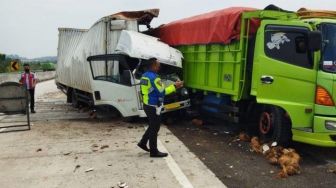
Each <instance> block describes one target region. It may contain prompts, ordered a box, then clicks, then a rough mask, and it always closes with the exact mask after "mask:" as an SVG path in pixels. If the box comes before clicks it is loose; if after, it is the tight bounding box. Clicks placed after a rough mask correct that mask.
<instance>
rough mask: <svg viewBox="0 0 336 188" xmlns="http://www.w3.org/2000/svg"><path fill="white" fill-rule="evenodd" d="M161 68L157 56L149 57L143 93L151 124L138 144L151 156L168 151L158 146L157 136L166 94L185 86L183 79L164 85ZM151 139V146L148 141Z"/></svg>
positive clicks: (142, 88) (142, 79)
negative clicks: (162, 150) (159, 148)
mask: <svg viewBox="0 0 336 188" xmlns="http://www.w3.org/2000/svg"><path fill="white" fill-rule="evenodd" d="M159 70H160V63H159V61H158V60H157V59H156V58H150V59H149V70H148V71H147V72H145V73H144V74H143V75H142V78H141V92H142V95H143V103H144V106H143V108H144V110H145V113H146V115H147V117H148V121H149V123H148V124H149V126H148V129H147V130H146V132H145V134H144V135H143V136H142V139H141V141H140V142H139V143H138V146H139V147H140V148H141V149H143V150H145V151H149V152H150V157H166V156H168V154H167V153H162V152H160V151H159V150H158V148H157V136H158V132H159V130H160V124H161V115H160V114H161V108H162V106H163V99H164V96H165V95H169V94H170V93H173V92H175V91H176V89H178V88H181V87H183V82H182V81H176V82H175V84H174V85H170V86H168V87H166V88H165V87H164V85H163V83H162V82H161V79H160V78H159V77H158V75H157V73H158V72H159ZM148 141H149V148H150V149H148V147H147V142H148Z"/></svg>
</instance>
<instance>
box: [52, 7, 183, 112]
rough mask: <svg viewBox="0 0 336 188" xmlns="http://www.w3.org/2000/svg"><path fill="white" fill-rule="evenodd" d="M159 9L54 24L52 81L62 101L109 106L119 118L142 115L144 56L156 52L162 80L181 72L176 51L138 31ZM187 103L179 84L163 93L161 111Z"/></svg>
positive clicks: (167, 110) (171, 80) (150, 55)
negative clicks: (87, 24) (78, 25)
mask: <svg viewBox="0 0 336 188" xmlns="http://www.w3.org/2000/svg"><path fill="white" fill-rule="evenodd" d="M158 14H159V10H158V9H150V10H144V11H133V12H120V13H116V14H112V15H109V16H106V17H103V18H101V19H100V20H98V21H97V22H96V23H95V24H94V25H93V26H92V27H91V28H90V29H73V28H59V40H58V58H57V59H58V62H57V69H56V78H55V81H56V84H57V86H58V88H59V89H61V90H62V91H64V93H65V94H66V95H67V102H69V103H72V104H73V106H75V107H78V106H79V105H80V104H82V105H88V106H90V107H92V108H95V107H104V109H111V108H112V109H114V110H117V111H118V112H120V114H121V115H122V116H123V117H132V116H140V117H145V116H146V114H145V113H144V111H143V108H142V95H141V92H140V84H139V83H140V81H139V79H140V77H141V74H142V73H143V72H144V71H145V70H146V66H147V60H148V59H149V58H152V57H156V58H157V59H158V60H159V61H160V62H161V63H162V71H161V72H160V76H161V78H162V81H163V82H164V84H165V85H169V84H172V83H174V81H175V80H177V79H179V78H180V77H181V75H182V58H183V56H182V54H181V52H180V51H178V50H176V49H174V48H172V47H170V46H168V45H167V44H165V43H163V42H161V41H159V40H158V39H157V38H155V37H151V36H148V35H145V34H142V33H140V32H139V30H140V27H141V26H146V27H147V28H150V25H149V24H150V22H151V20H152V19H153V18H154V17H157V16H158ZM189 106H190V100H189V97H188V92H186V89H179V90H177V92H176V93H174V94H171V95H169V96H167V97H166V98H165V101H164V108H163V113H165V112H169V111H176V110H180V109H184V108H187V107H189ZM105 107H107V108H105Z"/></svg>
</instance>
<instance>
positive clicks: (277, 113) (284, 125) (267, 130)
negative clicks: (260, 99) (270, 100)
mask: <svg viewBox="0 0 336 188" xmlns="http://www.w3.org/2000/svg"><path fill="white" fill-rule="evenodd" d="M258 131H259V135H260V137H261V139H262V140H263V142H277V143H278V144H280V145H288V144H289V142H290V141H291V138H292V132H291V123H290V120H289V118H288V117H287V116H286V112H285V111H284V110H282V109H281V108H279V107H276V106H270V105H265V106H263V107H262V110H261V113H260V116H259V121H258Z"/></svg>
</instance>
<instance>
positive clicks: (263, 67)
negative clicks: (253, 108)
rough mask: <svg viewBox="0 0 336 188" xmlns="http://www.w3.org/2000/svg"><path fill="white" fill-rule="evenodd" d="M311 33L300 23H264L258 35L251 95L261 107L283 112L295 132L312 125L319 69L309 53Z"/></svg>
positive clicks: (306, 26)
mask: <svg viewBox="0 0 336 188" xmlns="http://www.w3.org/2000/svg"><path fill="white" fill-rule="evenodd" d="M282 22H283V21H282ZM298 25H301V26H298ZM308 31H309V25H304V24H303V23H299V22H298V23H290V24H288V23H286V25H283V24H282V23H281V22H280V21H279V22H277V21H269V22H267V21H265V22H263V23H262V24H261V26H260V29H259V31H258V34H257V41H256V50H255V56H254V65H253V81H252V90H251V94H252V95H255V96H256V98H257V102H258V103H264V104H271V105H275V106H278V107H281V108H283V109H284V110H285V111H286V112H287V113H288V115H289V117H290V118H291V121H292V128H294V126H295V127H308V126H310V125H311V122H312V121H313V107H314V100H315V87H316V86H315V84H316V70H315V69H316V65H314V62H313V53H312V52H310V51H309V50H308V36H307V34H308Z"/></svg>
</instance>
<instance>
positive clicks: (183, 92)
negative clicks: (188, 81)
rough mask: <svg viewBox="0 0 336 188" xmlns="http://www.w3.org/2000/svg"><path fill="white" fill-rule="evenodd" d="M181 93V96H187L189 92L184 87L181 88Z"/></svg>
mask: <svg viewBox="0 0 336 188" xmlns="http://www.w3.org/2000/svg"><path fill="white" fill-rule="evenodd" d="M181 95H182V97H187V96H188V95H189V92H188V90H187V89H186V88H182V89H181Z"/></svg>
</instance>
